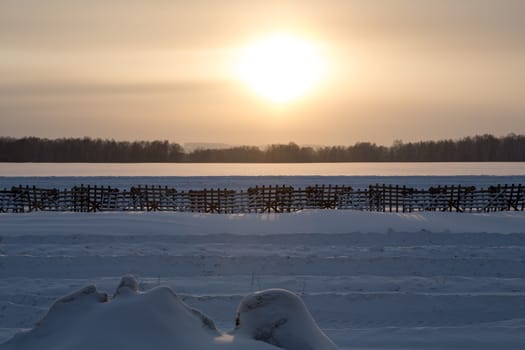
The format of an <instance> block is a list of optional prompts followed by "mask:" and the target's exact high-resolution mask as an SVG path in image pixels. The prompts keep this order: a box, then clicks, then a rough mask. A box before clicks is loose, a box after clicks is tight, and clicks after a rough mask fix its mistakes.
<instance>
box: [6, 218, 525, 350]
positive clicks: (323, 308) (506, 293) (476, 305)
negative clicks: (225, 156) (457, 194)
mask: <svg viewBox="0 0 525 350" xmlns="http://www.w3.org/2000/svg"><path fill="white" fill-rule="evenodd" d="M0 238H1V241H0V343H1V342H3V341H5V340H7V339H8V338H9V337H11V336H12V335H13V334H14V333H15V332H17V331H19V330H21V329H26V328H31V327H32V326H33V325H34V324H35V322H36V321H38V320H39V319H40V318H41V317H42V316H43V315H44V313H45V312H46V310H47V309H48V308H49V306H50V305H51V304H52V303H53V301H54V300H55V299H56V298H58V297H60V296H62V295H65V294H68V293H71V292H73V291H75V290H76V289H79V288H81V287H84V286H85V285H87V284H90V283H94V284H96V285H97V286H98V288H99V289H100V290H106V291H108V292H109V293H113V291H114V290H115V286H116V285H117V284H118V282H119V280H120V278H121V276H122V275H124V274H126V273H132V274H134V275H135V276H137V277H138V278H139V281H140V283H141V288H142V289H143V290H149V289H151V288H153V287H156V286H158V285H167V286H172V287H173V288H174V289H175V290H176V291H177V293H178V294H179V295H180V296H181V297H182V299H183V300H184V301H185V302H186V303H187V304H189V305H191V306H193V307H196V308H198V309H200V310H202V311H203V312H205V313H206V314H208V315H209V316H210V317H211V318H212V319H213V320H214V321H215V322H216V324H217V326H218V327H219V328H220V329H222V330H230V329H232V328H233V327H234V321H235V310H236V307H237V305H238V304H239V302H240V300H241V299H242V297H243V296H245V295H246V294H248V293H250V292H252V291H254V290H258V289H266V288H286V289H289V290H292V291H294V292H296V293H297V294H299V295H301V296H302V298H303V300H304V302H305V303H306V305H307V306H308V308H309V309H310V311H311V312H312V314H313V316H314V318H315V319H316V320H317V322H318V324H319V326H320V327H321V328H322V329H323V330H324V331H325V333H326V334H327V335H328V336H329V337H330V338H331V339H332V340H333V341H334V342H335V343H336V344H337V345H338V346H339V347H340V348H342V349H495V348H501V349H522V348H523V344H524V343H525V213H516V212H506V213H493V214H458V213H417V214H388V213H365V212H355V211H303V212H299V213H294V214H272V215H263V214H249V215H202V214H199V215H195V214H191V213H97V214H87V213H32V214H0ZM0 348H2V346H1V345H0Z"/></svg>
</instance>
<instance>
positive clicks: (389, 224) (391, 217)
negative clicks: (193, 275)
mask: <svg viewBox="0 0 525 350" xmlns="http://www.w3.org/2000/svg"><path fill="white" fill-rule="evenodd" d="M393 231H395V232H421V231H429V232H457V233H480V232H490V233H518V232H525V212H498V213H481V214H469V213H455V212H452V213H450V212H446V213H444V212H420V213H372V212H364V211H354V210H303V211H300V212H296V213H285V214H275V213H270V214H231V215H227V214H221V215H218V214H199V213H177V212H137V213H130V212H112V213H108V212H106V213H56V212H34V213H27V214H0V235H2V236H22V235H25V236H30V235H72V234H73V235H93V234H94V233H96V234H99V235H126V236H130V235H145V234H156V235H205V234H223V233H229V234H238V235H262V234H296V233H324V234H333V233H354V232H363V233H369V232H374V233H390V232H393Z"/></svg>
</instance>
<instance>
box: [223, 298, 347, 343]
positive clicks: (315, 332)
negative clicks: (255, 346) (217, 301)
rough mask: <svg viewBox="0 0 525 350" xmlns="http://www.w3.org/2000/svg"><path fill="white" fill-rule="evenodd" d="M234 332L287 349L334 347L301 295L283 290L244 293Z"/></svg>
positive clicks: (238, 309)
mask: <svg viewBox="0 0 525 350" xmlns="http://www.w3.org/2000/svg"><path fill="white" fill-rule="evenodd" d="M235 326H236V328H235V332H234V333H233V334H235V335H238V334H239V335H245V336H247V337H250V338H253V339H255V340H260V341H263V342H265V343H269V344H272V345H275V346H277V347H280V348H283V349H288V350H336V349H337V346H335V344H334V343H333V342H332V341H331V340H330V339H329V338H328V337H327V336H326V335H325V334H324V333H323V331H322V330H321V329H319V327H318V326H317V324H316V323H315V321H314V319H313V317H312V315H311V314H310V312H309V311H308V309H307V308H306V305H305V304H304V303H303V301H302V300H301V298H299V297H298V296H297V295H295V294H294V293H292V292H290V291H287V290H285V289H269V290H265V291H260V292H256V293H253V294H251V295H248V296H247V297H245V298H244V299H242V300H241V303H240V304H239V307H238V308H237V318H236V320H235Z"/></svg>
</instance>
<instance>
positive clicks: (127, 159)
mask: <svg viewBox="0 0 525 350" xmlns="http://www.w3.org/2000/svg"><path fill="white" fill-rule="evenodd" d="M498 161H509V162H513V161H525V135H516V134H508V135H506V136H502V137H496V136H493V135H488V134H485V135H476V136H472V137H464V138H461V139H456V140H452V139H446V140H438V141H419V142H407V143H404V142H403V141H400V140H398V141H395V142H394V143H393V144H392V145H391V146H382V145H377V144H375V143H370V142H357V143H355V144H354V145H351V146H323V147H315V148H314V147H309V146H299V145H297V144H296V143H293V142H291V143H288V144H272V145H268V146H266V147H262V148H261V147H256V146H235V147H230V148H224V149H195V150H193V151H191V152H185V151H184V148H183V147H182V146H181V145H180V144H178V143H171V142H168V141H159V140H156V141H132V142H129V141H115V140H105V139H98V138H97V139H94V138H89V137H85V138H59V139H47V138H38V137H23V138H12V137H0V162H80V163H84V162H92V163H140V162H167V163H170V162H194V163H219V162H220V163H230V162H232V163H310V162H498Z"/></svg>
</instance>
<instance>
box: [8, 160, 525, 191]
mask: <svg viewBox="0 0 525 350" xmlns="http://www.w3.org/2000/svg"><path fill="white" fill-rule="evenodd" d="M0 164H1V163H0ZM250 166H251V165H250ZM248 167H249V166H248ZM1 175H2V173H1V172H0V189H2V188H11V187H13V186H19V185H22V186H26V185H28V186H37V187H42V188H60V189H64V188H71V187H73V186H80V185H81V184H83V185H91V186H95V185H96V186H101V185H103V186H111V187H115V188H122V189H124V188H126V189H127V188H130V187H132V186H138V185H148V186H152V185H154V186H168V187H174V188H176V189H177V190H179V191H187V190H191V189H193V190H200V189H203V188H228V189H233V190H241V189H244V190H246V189H247V188H249V187H253V186H255V185H258V186H262V185H266V186H269V185H272V186H275V185H287V186H293V187H302V188H304V187H306V186H314V185H329V184H332V185H346V186H352V187H353V188H368V186H369V185H375V184H387V185H388V184H392V185H399V186H403V185H405V186H408V187H414V188H429V187H432V186H436V185H437V184H440V185H442V186H445V185H449V186H450V185H454V186H457V185H462V186H476V187H478V188H481V187H484V188H487V187H489V186H492V185H497V184H502V185H504V184H525V175H506V176H493V175H483V176H472V175H465V176H447V175H441V176H372V175H363V176H318V175H310V176H17V177H7V176H1Z"/></svg>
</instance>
